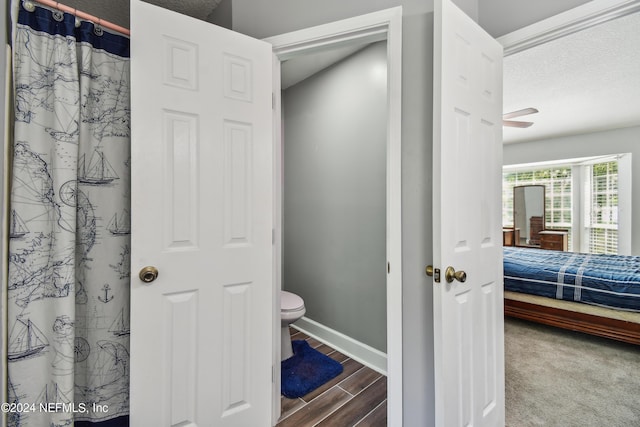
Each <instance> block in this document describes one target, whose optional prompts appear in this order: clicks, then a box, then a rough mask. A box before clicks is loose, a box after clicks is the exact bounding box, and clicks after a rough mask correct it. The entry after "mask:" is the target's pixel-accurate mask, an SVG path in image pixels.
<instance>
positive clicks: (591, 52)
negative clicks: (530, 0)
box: [504, 13, 640, 143]
mask: <svg viewBox="0 0 640 427" xmlns="http://www.w3.org/2000/svg"><path fill="white" fill-rule="evenodd" d="M526 107H535V108H537V109H538V110H540V113H538V114H535V115H531V116H524V117H522V118H521V119H522V120H531V121H533V122H534V123H535V124H534V125H533V126H531V127H530V128H527V129H519V128H518V129H516V128H505V129H504V141H505V143H509V142H518V141H525V140H536V139H543V138H550V137H554V136H561V135H567V134H577V133H587V132H593V131H598V130H605V129H612V128H619V127H626V126H633V125H640V13H635V14H632V15H629V16H625V17H622V18H618V19H615V20H613V21H609V22H606V23H604V24H600V25H598V26H595V27H592V28H588V29H586V30H583V31H580V32H578V33H574V34H571V35H568V36H565V37H562V38H560V39H557V40H554V41H551V42H549V43H546V44H543V45H540V46H536V47H534V48H531V49H527V50H525V51H522V52H520V53H517V54H514V55H511V56H508V57H506V58H505V59H504V111H505V112H509V111H513V110H518V109H521V108H526ZM514 120H518V119H514Z"/></svg>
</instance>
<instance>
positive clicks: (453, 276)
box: [444, 266, 467, 283]
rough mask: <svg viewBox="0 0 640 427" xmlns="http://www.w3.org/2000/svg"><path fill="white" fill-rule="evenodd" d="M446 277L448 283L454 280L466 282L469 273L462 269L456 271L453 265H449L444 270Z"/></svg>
mask: <svg viewBox="0 0 640 427" xmlns="http://www.w3.org/2000/svg"><path fill="white" fill-rule="evenodd" d="M444 278H445V280H446V281H447V283H451V282H453V281H454V280H457V281H458V282H461V283H464V282H466V281H467V273H465V272H464V271H462V270H460V271H456V270H455V269H454V268H453V267H451V266H449V267H447V269H446V270H445V271H444Z"/></svg>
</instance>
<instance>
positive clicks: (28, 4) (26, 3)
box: [22, 0, 36, 12]
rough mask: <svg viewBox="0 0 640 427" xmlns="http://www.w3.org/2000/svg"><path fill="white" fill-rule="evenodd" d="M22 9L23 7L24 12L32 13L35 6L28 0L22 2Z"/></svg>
mask: <svg viewBox="0 0 640 427" xmlns="http://www.w3.org/2000/svg"><path fill="white" fill-rule="evenodd" d="M22 7H24V10H26V11H27V12H33V11H35V10H36V5H35V4H33V2H31V1H29V0H26V1H23V2H22Z"/></svg>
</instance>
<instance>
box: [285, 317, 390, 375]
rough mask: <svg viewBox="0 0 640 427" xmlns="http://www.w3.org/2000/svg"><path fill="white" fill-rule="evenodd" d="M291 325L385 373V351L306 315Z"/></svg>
mask: <svg viewBox="0 0 640 427" xmlns="http://www.w3.org/2000/svg"><path fill="white" fill-rule="evenodd" d="M291 327H293V328H294V329H297V330H299V331H300V332H304V333H305V334H307V335H309V336H310V337H312V338H315V339H317V340H318V341H320V342H322V343H324V344H326V345H328V346H330V347H333V348H335V349H336V350H338V351H339V352H340V353H343V354H345V355H346V356H349V357H350V358H352V359H353V360H356V361H358V362H360V363H362V364H363V365H365V366H368V367H369V368H371V369H373V370H374V371H377V372H379V373H381V374H383V375H387V355H386V353H383V352H381V351H380V350H376V349H375V348H373V347H371V346H368V345H367V344H363V343H361V342H360V341H356V340H354V339H353V338H351V337H348V336H346V335H345V334H343V333H341V332H338V331H335V330H333V329H331V328H328V327H326V326H324V325H322V324H320V323H318V322H316V321H314V320H311V319H309V318H307V317H302V318H301V319H299V320H298V321H296V323H295V324H292V325H291Z"/></svg>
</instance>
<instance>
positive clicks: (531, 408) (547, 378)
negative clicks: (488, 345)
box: [505, 318, 640, 427]
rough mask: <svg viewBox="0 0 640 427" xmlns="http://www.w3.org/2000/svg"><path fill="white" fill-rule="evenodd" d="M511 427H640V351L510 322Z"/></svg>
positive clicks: (508, 407) (508, 382) (508, 399)
mask: <svg viewBox="0 0 640 427" xmlns="http://www.w3.org/2000/svg"><path fill="white" fill-rule="evenodd" d="M505 365H506V373H505V375H506V396H505V397H506V425H507V426H508V427H529V426H558V427H560V426H561V427H605V426H606V427H618V426H619V427H632V426H640V346H633V345H628V344H624V343H618V342H616V341H612V340H607V339H601V338H597V337H592V336H589V335H585V334H580V333H577V332H571V331H564V330H560V329H557V328H552V327H547V326H544V325H538V324H535V323H531V322H525V321H521V320H517V319H510V318H507V319H505Z"/></svg>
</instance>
